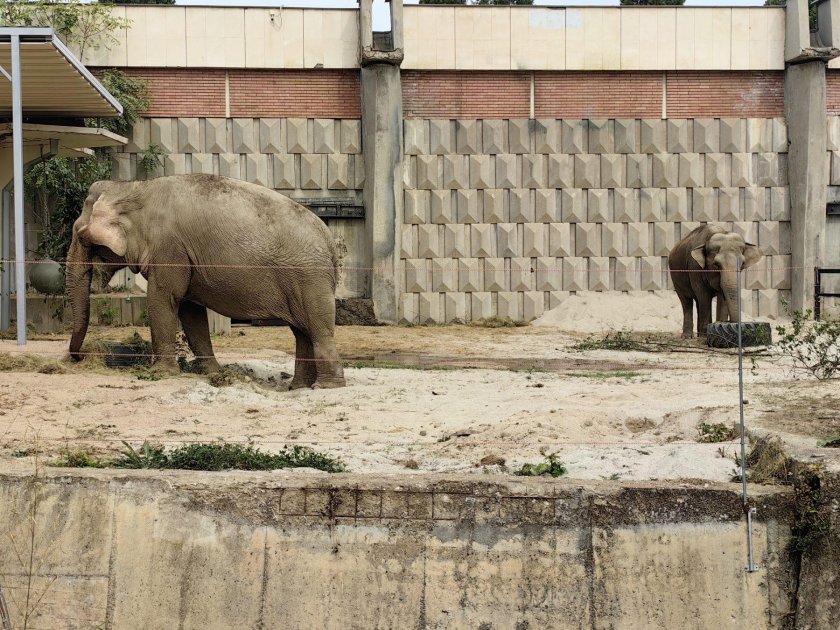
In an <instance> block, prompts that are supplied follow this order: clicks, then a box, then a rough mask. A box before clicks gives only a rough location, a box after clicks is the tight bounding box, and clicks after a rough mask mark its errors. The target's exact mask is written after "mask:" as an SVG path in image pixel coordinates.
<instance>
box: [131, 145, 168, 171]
mask: <svg viewBox="0 0 840 630" xmlns="http://www.w3.org/2000/svg"><path fill="white" fill-rule="evenodd" d="M164 156H166V151H165V150H164V149H163V148H161V146H160V145H159V144H150V145H149V148H148V149H146V150H145V151H144V152H143V154H142V155H141V156H139V157H138V159H137V170H138V171H139V172H141V173H143V174H144V175H146V176H148V175H153V174H154V173H155V172H156V171H157V169H158V168H160V167H162V166H163V158H164Z"/></svg>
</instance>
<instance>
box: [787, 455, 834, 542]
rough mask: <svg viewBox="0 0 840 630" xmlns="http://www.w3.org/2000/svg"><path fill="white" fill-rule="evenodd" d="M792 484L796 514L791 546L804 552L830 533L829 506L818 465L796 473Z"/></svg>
mask: <svg viewBox="0 0 840 630" xmlns="http://www.w3.org/2000/svg"><path fill="white" fill-rule="evenodd" d="M793 485H794V494H793V496H794V503H795V512H796V516H795V520H794V523H793V527H792V528H791V532H790V534H791V547H792V548H793V549H794V551H797V552H799V553H805V552H807V551H809V550H811V549H813V548H814V547H815V546H816V545H818V544H820V543H822V542H823V541H824V540H825V539H826V538H828V537H829V535H830V534H831V520H830V518H829V516H828V510H829V509H830V508H828V509H827V506H826V503H827V502H828V501H827V499H826V498H825V497H824V495H823V490H822V479H821V477H820V471H819V469H818V468H816V467H810V468H806V469H805V470H804V471H802V472H801V473H799V474H798V475H796V477H795V479H794V484H793Z"/></svg>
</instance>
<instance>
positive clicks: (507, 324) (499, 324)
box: [470, 315, 528, 328]
mask: <svg viewBox="0 0 840 630" xmlns="http://www.w3.org/2000/svg"><path fill="white" fill-rule="evenodd" d="M527 325H528V322H525V321H522V320H521V319H511V318H510V317H496V316H495V315H494V316H493V317H485V318H483V319H477V320H475V321H473V322H470V326H475V327H476V328H521V327H523V326H527Z"/></svg>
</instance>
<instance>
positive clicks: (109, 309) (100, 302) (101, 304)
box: [96, 298, 119, 326]
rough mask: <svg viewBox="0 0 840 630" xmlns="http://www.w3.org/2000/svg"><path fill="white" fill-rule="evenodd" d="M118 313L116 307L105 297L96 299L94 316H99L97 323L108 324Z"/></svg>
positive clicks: (112, 321) (110, 323)
mask: <svg viewBox="0 0 840 630" xmlns="http://www.w3.org/2000/svg"><path fill="white" fill-rule="evenodd" d="M117 315H119V311H118V310H117V307H116V306H114V303H113V302H112V301H111V300H109V299H107V298H98V299H97V300H96V316H97V317H98V318H99V323H100V324H103V325H105V326H110V325H112V324H113V323H114V321H115V320H116V318H117Z"/></svg>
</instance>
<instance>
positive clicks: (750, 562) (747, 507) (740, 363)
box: [738, 257, 758, 573]
mask: <svg viewBox="0 0 840 630" xmlns="http://www.w3.org/2000/svg"><path fill="white" fill-rule="evenodd" d="M741 324H742V322H741V259H740V257H739V258H738V411H739V413H740V427H741V489H742V496H741V500H742V503H743V507H744V512H745V513H746V515H747V572H749V573H753V572H754V571H757V570H758V567H757V566H756V565H755V563H754V562H753V539H752V516H753V514H755V508H754V507H750V502H749V498H748V497H747V441H746V437H747V435H746V434H747V431H746V428H745V426H744V343H743V339H742V338H741V328H742V325H741Z"/></svg>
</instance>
